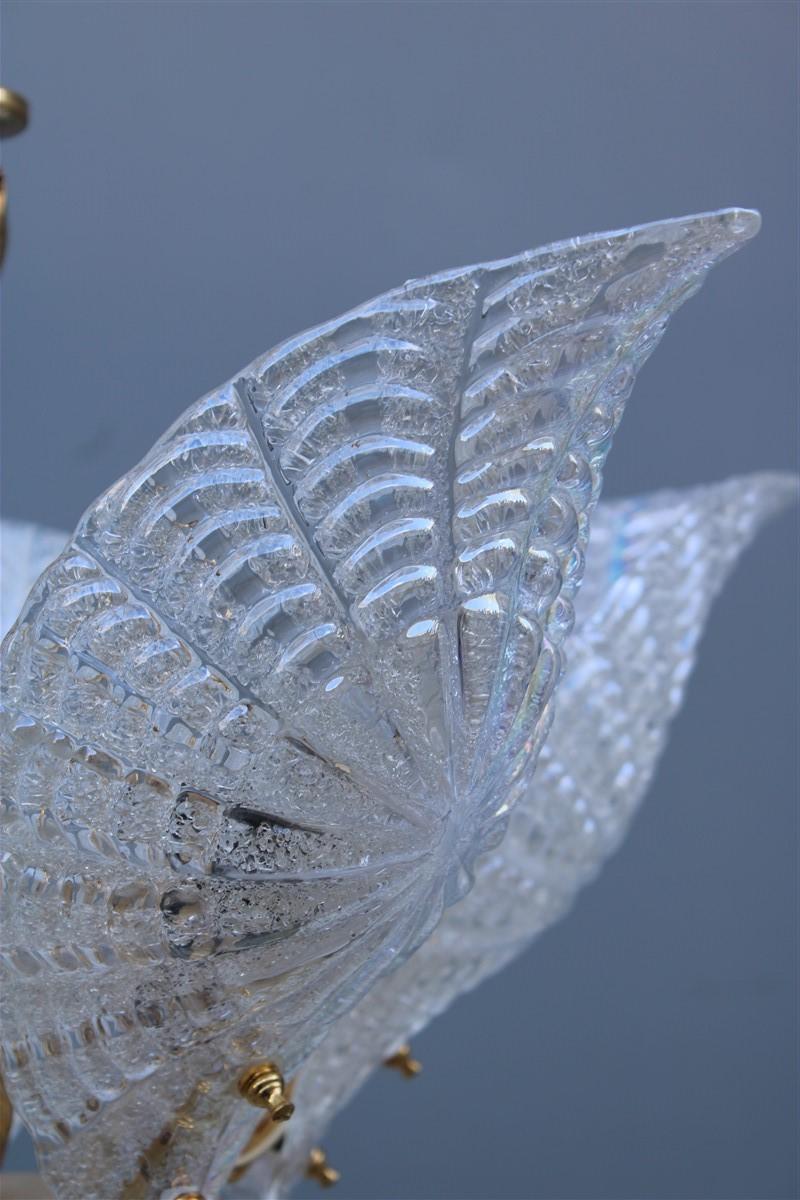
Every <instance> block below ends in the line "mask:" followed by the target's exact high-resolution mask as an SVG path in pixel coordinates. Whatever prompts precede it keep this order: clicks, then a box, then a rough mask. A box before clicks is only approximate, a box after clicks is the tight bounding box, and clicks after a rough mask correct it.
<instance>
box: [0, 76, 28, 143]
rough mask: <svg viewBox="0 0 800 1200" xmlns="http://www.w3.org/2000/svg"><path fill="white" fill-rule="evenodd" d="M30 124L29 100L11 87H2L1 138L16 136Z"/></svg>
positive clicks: (0, 96)
mask: <svg viewBox="0 0 800 1200" xmlns="http://www.w3.org/2000/svg"><path fill="white" fill-rule="evenodd" d="M27 124H28V101H27V100H26V99H25V97H24V96H20V94H19V92H12V90H11V88H7V87H0V138H7V137H16V136H17V134H18V133H22V131H23V129H24V128H25V126H26V125H27Z"/></svg>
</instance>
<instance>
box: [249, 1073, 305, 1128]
mask: <svg viewBox="0 0 800 1200" xmlns="http://www.w3.org/2000/svg"><path fill="white" fill-rule="evenodd" d="M239 1093H240V1095H241V1096H243V1097H244V1099H245V1100H246V1101H247V1102H248V1104H254V1105H255V1107H256V1108H266V1109H267V1111H268V1112H269V1114H270V1116H271V1117H272V1119H273V1121H288V1120H289V1118H290V1117H291V1115H292V1113H293V1112H294V1105H293V1104H292V1102H291V1100H290V1099H289V1097H288V1096H287V1094H286V1086H285V1084H284V1080H283V1076H282V1075H281V1073H280V1071H279V1070H278V1068H277V1067H276V1066H275V1064H274V1063H271V1062H263V1063H256V1064H255V1066H252V1067H248V1069H247V1070H246V1071H245V1072H244V1074H243V1075H242V1077H241V1079H240V1080H239Z"/></svg>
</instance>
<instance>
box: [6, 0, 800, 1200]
mask: <svg viewBox="0 0 800 1200" xmlns="http://www.w3.org/2000/svg"><path fill="white" fill-rule="evenodd" d="M797 16H798V9H797V7H796V6H795V5H794V4H790V3H769V2H765V0H762V2H761V3H758V4H755V3H693V4H683V3H639V4H631V3H599V2H591V3H588V4H584V3H577V2H573V3H560V4H559V3H555V4H539V3H515V4H504V3H500V2H497V0H495V3H493V4H490V3H473V4H467V3H464V4H459V3H444V4H438V3H429V4H414V3H384V4H377V3H374V4H370V3H366V4H351V3H335V2H334V3H322V4H317V3H295V4H291V5H290V4H283V3H275V4H265V3H252V4H236V3H203V4H200V3H160V4H146V3H130V4H128V3H72V2H65V0H59V2H58V3H52V4H51V3H42V2H35V0H23V2H14V0H12V2H7V3H6V4H5V10H4V20H3V35H4V36H3V52H2V70H3V82H4V83H6V84H7V85H9V86H12V87H16V88H18V89H20V90H22V91H23V92H25V93H26V94H27V95H28V97H29V98H30V100H31V102H32V108H33V121H32V124H31V127H30V129H29V131H28V132H27V133H26V134H25V135H24V136H23V137H20V138H18V139H17V140H15V141H14V142H12V143H7V144H6V146H5V147H4V159H5V167H6V170H7V174H8V177H9V183H10V190H11V205H12V226H11V229H12V238H11V245H10V253H9V257H8V262H7V268H6V286H5V300H4V308H3V343H4V360H3V378H2V383H3V400H4V421H3V425H4V429H3V433H4V448H3V449H4V453H3V467H4V470H3V502H4V508H5V512H6V513H7V514H8V515H15V516H21V517H28V518H35V519H38V520H40V521H46V522H49V523H51V524H56V525H60V526H71V525H72V524H73V523H74V522H75V520H76V519H77V517H78V515H79V513H80V512H81V510H82V508H83V507H84V506H85V505H86V504H87V503H88V502H89V501H90V500H91V499H92V498H93V497H94V496H95V494H96V493H98V492H99V491H100V490H102V489H103V488H105V487H106V486H107V485H108V484H109V483H110V482H111V481H112V480H113V479H115V478H116V477H117V476H118V475H119V474H120V473H121V472H122V471H124V470H125V469H126V468H127V467H128V466H130V465H131V464H132V463H133V462H134V461H135V460H136V459H137V458H138V457H139V455H140V454H141V453H142V452H144V451H145V450H146V449H147V447H148V446H149V445H150V444H151V442H152V441H153V440H154V438H155V437H156V436H157V434H159V433H160V432H161V431H162V429H164V428H165V427H166V425H167V424H169V423H170V422H171V421H172V419H173V418H174V417H175V416H176V415H177V414H178V413H179V411H180V410H181V409H182V408H183V407H184V406H185V405H186V404H187V403H189V402H190V401H191V400H193V399H194V398H195V397H197V396H198V395H200V394H201V393H203V392H205V391H207V390H209V389H210V388H211V387H212V386H214V385H215V384H217V383H218V382H220V381H221V380H223V379H225V378H227V377H228V376H229V375H231V374H232V373H233V372H234V371H235V370H236V369H237V368H239V367H241V366H242V365H243V364H245V363H246V362H248V361H249V360H250V359H251V358H253V357H254V356H255V355H257V354H259V353H260V352H262V351H264V350H266V349H267V348H269V347H270V346H271V345H273V344H274V343H275V342H277V341H278V340H280V339H281V338H283V337H285V336H287V335H289V334H291V333H293V332H295V331H297V330H299V329H301V328H303V327H306V326H308V325H310V324H313V323H315V322H318V321H320V320H322V319H324V318H327V317H329V316H333V315H335V314H337V313H338V312H340V311H341V310H343V309H346V308H348V307H349V306H351V305H353V304H355V303H357V302H358V301H360V300H362V299H365V298H366V297H368V296H370V295H372V294H374V293H376V292H378V291H381V290H383V289H385V288H387V287H389V286H392V285H394V284H396V283H398V282H400V281H401V280H403V279H405V278H407V277H409V276H412V275H416V274H422V273H425V272H428V271H431V270H435V269H439V268H443V267H447V266H456V265H460V264H462V263H465V262H469V261H476V260H480V259H483V258H494V257H498V256H501V255H505V254H510V253H512V252H515V251H517V250H519V249H521V248H522V247H525V246H530V245H536V244H540V243H542V242H546V241H549V240H552V239H555V238H561V237H565V236H570V235H572V234H576V233H583V232H589V231H592V230H596V229H603V228H615V227H618V226H621V225H625V224H628V223H638V222H641V221H645V220H652V219H655V218H660V217H667V216H676V215H680V214H683V213H687V212H693V211H699V210H703V209H710V208H716V207H720V206H725V205H730V204H741V205H752V206H756V207H758V208H760V209H761V210H762V211H763V214H764V229H763V231H762V233H761V235H760V237H759V238H758V239H757V241H756V242H755V243H753V244H752V245H751V246H749V247H748V248H747V249H746V250H745V251H744V252H742V253H741V254H740V255H739V256H737V257H736V258H734V259H732V260H731V261H730V262H728V263H726V264H724V265H723V266H722V267H721V268H720V269H719V270H718V271H717V272H716V273H715V274H714V275H713V276H712V277H711V279H710V280H709V282H708V284H707V285H706V287H705V289H704V291H703V292H702V293H701V295H700V296H699V297H698V298H697V299H696V300H693V301H692V303H691V304H690V305H689V306H687V308H685V309H684V310H683V311H682V312H681V313H680V314H679V315H678V317H677V318H676V319H675V321H674V322H673V325H672V327H671V330H670V332H669V334H668V335H667V338H666V339H665V342H664V344H663V345H662V347H661V348H660V349H659V350H658V352H657V353H656V354H655V356H654V358H653V360H652V361H651V362H650V363H649V364H648V366H647V367H646V369H645V370H644V372H643V375H642V378H641V380H640V382H639V386H638V388H637V391H636V395H635V397H634V400H633V402H632V404H631V406H630V408H629V412H628V415H627V416H626V419H625V422H624V423H623V425H622V429H621V432H620V435H619V438H618V442H617V445H616V447H615V450H614V452H613V454H612V456H611V459H610V462H609V469H608V475H607V493H608V494H609V495H618V494H621V493H625V492H631V491H635V490H641V489H646V488H650V487H657V486H662V485H675V484H688V483H694V482H700V481H706V480H708V479H711V478H719V477H722V476H725V475H727V474H730V473H733V472H736V471H746V470H751V469H755V468H760V467H764V466H773V467H776V466H784V467H790V466H793V465H794V457H795V453H794V446H795V417H794V409H795V394H796V382H797V380H796V354H795V344H796V342H795V321H796V316H797V311H796V301H797V295H796V279H797V246H796V232H795V216H796V206H797V194H796V178H797V149H796V145H797V143H796V136H797V131H796V129H795V128H794V115H793V114H794V112H795V90H796V80H797V60H796V55H797V50H796V46H797ZM794 534H795V530H794V528H793V524H792V518H791V517H786V518H783V519H782V520H781V521H780V522H778V523H776V524H774V525H773V526H772V527H771V528H770V529H769V531H768V532H767V533H766V534H765V535H764V536H762V538H761V539H760V541H759V543H758V545H757V546H756V547H755V548H754V549H753V550H752V551H750V552H749V554H748V555H747V557H746V559H745V560H744V561H743V563H742V565H741V567H740V569H739V571H738V573H737V575H736V577H735V579H734V580H733V581H732V583H731V584H730V586H729V588H728V591H727V593H726V594H725V596H724V597H723V599H722V600H721V602H720V603H719V604H718V606H717V608H716V610H715V615H714V620H713V623H712V626H711V628H710V630H709V632H708V635H707V637H706V639H705V642H704V645H703V650H702V655H701V661H700V665H699V667H698V669H697V672H696V674H695V677H694V679H693V682H692V686H691V690H690V694H689V698H688V700H687V703H686V706H685V708H684V710H683V712H682V714H681V716H680V717H679V719H678V721H677V722H676V725H675V730H674V736H673V739H672V743H671V746H670V749H669V751H668V753H667V755H666V757H665V760H664V763H663V766H662V770H661V773H660V776H659V779H658V782H657V784H656V786H655V787H654V789H653V792H652V794H651V796H650V798H649V801H648V803H647V805H646V806H645V809H644V811H643V812H642V814H641V816H640V818H639V820H638V822H637V824H636V826H635V828H634V830H633V832H632V834H631V836H630V838H629V840H628V842H627V843H626V845H625V847H624V849H623V851H622V852H621V853H620V854H619V855H618V856H617V857H616V858H615V859H614V861H613V862H612V863H611V864H609V866H608V867H607V869H606V871H605V873H604V874H603V876H602V877H601V879H600V881H599V882H598V883H597V884H596V885H594V886H593V887H592V888H590V889H589V890H588V891H587V892H586V893H585V894H584V896H583V897H582V899H581V901H580V903H579V905H578V907H577V909H576V911H575V912H574V913H573V914H572V915H571V916H570V917H569V919H568V920H567V921H566V922H565V923H564V924H563V925H561V926H559V927H557V928H556V929H554V930H553V931H552V932H550V933H549V934H547V935H546V936H545V937H544V938H543V939H542V940H541V941H540V942H539V943H538V944H537V945H536V946H535V947H534V948H533V950H532V951H531V952H530V953H529V954H528V955H526V956H525V957H524V958H523V959H522V960H520V961H518V962H517V963H516V964H515V965H514V966H512V967H511V968H510V969H509V970H507V971H506V972H505V973H504V974H503V975H502V976H500V977H499V978H496V979H495V980H493V981H492V982H491V983H489V984H487V985H485V986H484V987H483V988H481V989H480V990H479V991H478V992H477V993H476V994H473V995H471V996H469V997H467V998H465V999H463V1000H461V1001H460V1002H459V1003H458V1004H457V1005H456V1006H455V1008H454V1009H453V1010H452V1011H451V1012H450V1013H449V1015H448V1016H447V1017H446V1018H445V1019H443V1020H441V1021H440V1022H438V1023H437V1024H435V1025H434V1027H433V1028H431V1029H430V1030H429V1031H428V1032H427V1033H426V1034H425V1036H423V1037H422V1038H420V1039H419V1044H418V1047H417V1049H418V1051H419V1053H420V1054H421V1055H422V1057H423V1058H424V1059H425V1073H424V1075H423V1077H422V1078H421V1079H420V1080H418V1081H416V1082H415V1083H413V1084H407V1083H404V1082H403V1081H401V1080H400V1079H399V1078H396V1077H395V1076H394V1075H390V1074H389V1073H388V1072H387V1073H384V1076H383V1077H381V1078H380V1079H376V1080H375V1081H374V1082H373V1083H372V1084H370V1086H369V1087H368V1088H367V1089H366V1090H365V1092H363V1093H362V1095H361V1096H360V1097H359V1099H358V1100H357V1101H356V1103H354V1104H353V1105H352V1107H350V1108H349V1109H348V1110H347V1111H346V1112H345V1113H343V1114H342V1116H341V1117H340V1119H339V1120H338V1121H337V1123H336V1125H335V1127H334V1128H333V1130H332V1131H331V1133H330V1136H329V1137H328V1139H327V1146H328V1149H329V1151H330V1155H331V1158H332V1159H333V1160H334V1161H335V1163H336V1164H337V1165H338V1166H339V1167H340V1168H341V1170H342V1172H343V1175H344V1180H343V1182H342V1184H341V1185H340V1188H339V1192H338V1195H339V1196H340V1197H341V1200H348V1198H349V1200H356V1198H359V1197H364V1198H369V1200H376V1198H378V1197H380V1198H386V1200H388V1198H390V1197H402V1198H413V1200H418V1198H421V1197H443V1198H444V1197H453V1198H456V1197H457V1198H462V1200H467V1198H470V1197H482V1198H488V1197H492V1198H493V1197H508V1198H511V1197H520V1198H525V1200H534V1198H539V1197H552V1198H564V1200H566V1198H579V1197H580V1198H584V1200H601V1198H605V1197H608V1198H614V1200H622V1198H627V1197H631V1198H634V1197H636V1198H640V1200H641V1198H647V1200H650V1198H652V1200H655V1198H660V1197H665V1198H687V1200H688V1198H698V1197H709V1198H711V1197H714V1198H717V1197H718V1198H720V1200H722V1198H725V1200H733V1198H737V1197H742V1198H749V1200H755V1198H759V1200H761V1198H763V1200H766V1198H768V1197H781V1198H785V1197H794V1196H796V1194H797V1178H796V1161H797V1160H796V1141H795V1122H796V1115H797V1114H796V1111H795V1107H796V1106H795V1100H796V1088H795V1048H796V1036H795V1035H796V1032H797V1030H796V1017H795V1007H794V1004H795V996H794V984H795V981H796V978H797V975H796V945H797V938H796V933H797V930H796V907H795V901H796V894H795V863H796V859H795V853H796V845H797V841H796V825H795V820H796V816H795V814H796V791H795V786H794V785H795V782H796V779H795V764H796V753H795V730H796V723H795V722H796V715H795V699H796V696H795V687H794V682H793V678H792V676H793V667H792V664H793V660H794V657H795V650H796V647H795V632H796V629H795V622H794V583H795V581H794V579H793V575H794V571H795V566H796V551H795V548H794V547H795V541H794ZM476 1077H483V1078H484V1079H485V1080H486V1081H487V1085H488V1089H489V1092H490V1094H491V1102H490V1103H483V1102H477V1101H476V1098H475V1093H474V1091H473V1088H474V1083H475V1079H476ZM301 1194H303V1195H306V1194H307V1195H309V1196H311V1195H315V1194H316V1192H315V1190H314V1189H313V1187H309V1188H308V1189H307V1190H304V1191H303V1192H302V1193H301Z"/></svg>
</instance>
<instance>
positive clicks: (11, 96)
mask: <svg viewBox="0 0 800 1200" xmlns="http://www.w3.org/2000/svg"><path fill="white" fill-rule="evenodd" d="M27 124H28V101H27V100H26V99H25V97H24V96H20V94H19V92H12V90H11V88H7V87H0V138H10V137H16V135H17V134H18V133H22V131H23V129H24V128H25V126H26V125H27ZM7 212H8V196H7V195H6V179H5V175H4V174H3V172H2V170H0V263H2V261H3V259H4V258H5V254H6V236H7V234H6V228H7Z"/></svg>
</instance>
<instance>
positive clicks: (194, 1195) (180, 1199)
mask: <svg viewBox="0 0 800 1200" xmlns="http://www.w3.org/2000/svg"><path fill="white" fill-rule="evenodd" d="M175 1200H205V1196H203V1195H202V1194H201V1193H200V1192H181V1194H180V1195H179V1196H176V1197H175Z"/></svg>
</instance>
